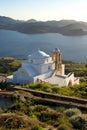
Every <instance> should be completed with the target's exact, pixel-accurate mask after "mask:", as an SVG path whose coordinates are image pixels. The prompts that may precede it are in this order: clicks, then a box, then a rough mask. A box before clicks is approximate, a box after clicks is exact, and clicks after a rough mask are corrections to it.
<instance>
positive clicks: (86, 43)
mask: <svg viewBox="0 0 87 130" xmlns="http://www.w3.org/2000/svg"><path fill="white" fill-rule="evenodd" d="M38 48H39V49H40V50H42V51H45V52H46V53H48V54H50V55H51V53H52V51H53V49H55V48H59V49H60V50H61V51H62V57H63V59H64V60H69V61H74V62H85V63H87V35H84V36H64V35H61V34H58V33H45V34H23V33H19V32H16V31H9V30H0V57H15V58H26V59H27V56H28V55H29V54H31V53H33V52H35V51H37V49H38Z"/></svg>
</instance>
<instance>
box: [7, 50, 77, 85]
mask: <svg viewBox="0 0 87 130" xmlns="http://www.w3.org/2000/svg"><path fill="white" fill-rule="evenodd" d="M7 82H13V83H14V84H29V83H48V84H52V85H58V86H69V85H74V84H79V78H78V77H74V73H69V74H68V75H66V74H65V65H64V64H62V53H61V51H60V50H59V49H57V48H56V49H55V50H54V51H53V52H52V57H51V56H50V55H48V54H46V53H45V52H43V51H41V50H37V51H36V52H34V53H32V54H31V55H29V56H28V60H26V61H24V62H23V63H22V65H21V67H20V68H19V69H18V70H17V71H15V72H13V75H12V76H8V77H7Z"/></svg>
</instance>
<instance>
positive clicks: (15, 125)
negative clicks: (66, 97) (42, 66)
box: [0, 91, 87, 130]
mask: <svg viewBox="0 0 87 130" xmlns="http://www.w3.org/2000/svg"><path fill="white" fill-rule="evenodd" d="M17 94H19V95H20V94H23V91H22V92H21V91H20V92H17ZM24 94H25V92H24ZM26 95H29V93H28V92H26ZM31 97H32V98H31ZM31 97H28V98H25V100H24V101H22V100H21V96H18V95H14V96H12V97H11V99H12V100H14V103H13V104H12V106H10V107H9V108H8V110H5V111H4V110H3V111H1V112H0V128H1V130H3V129H4V130H10V129H11V130H73V129H77V130H82V129H84V130H85V129H86V122H87V114H83V113H82V112H81V111H80V110H79V109H77V108H68V109H66V108H64V107H53V108H51V107H49V106H45V105H41V104H37V103H36V102H34V99H33V95H32V96H31Z"/></svg>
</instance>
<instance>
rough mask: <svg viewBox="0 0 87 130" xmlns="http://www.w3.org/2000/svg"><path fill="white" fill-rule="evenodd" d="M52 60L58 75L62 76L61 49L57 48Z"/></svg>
mask: <svg viewBox="0 0 87 130" xmlns="http://www.w3.org/2000/svg"><path fill="white" fill-rule="evenodd" d="M52 60H53V61H54V63H55V70H56V74H58V75H62V53H61V51H60V50H59V49H57V48H55V50H54V51H53V52H52Z"/></svg>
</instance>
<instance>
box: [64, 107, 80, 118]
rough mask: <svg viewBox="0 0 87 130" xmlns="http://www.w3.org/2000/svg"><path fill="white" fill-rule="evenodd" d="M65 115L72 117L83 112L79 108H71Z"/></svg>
mask: <svg viewBox="0 0 87 130" xmlns="http://www.w3.org/2000/svg"><path fill="white" fill-rule="evenodd" d="M64 113H65V114H66V116H68V117H71V116H74V115H79V114H81V111H80V110H79V109H77V108H70V109H67V110H65V111H64Z"/></svg>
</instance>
